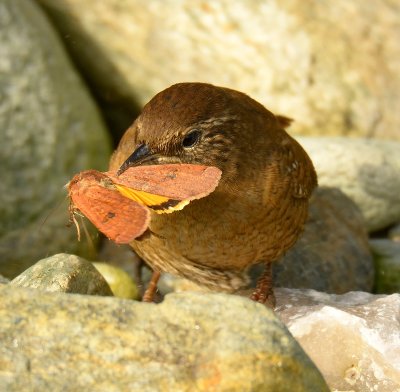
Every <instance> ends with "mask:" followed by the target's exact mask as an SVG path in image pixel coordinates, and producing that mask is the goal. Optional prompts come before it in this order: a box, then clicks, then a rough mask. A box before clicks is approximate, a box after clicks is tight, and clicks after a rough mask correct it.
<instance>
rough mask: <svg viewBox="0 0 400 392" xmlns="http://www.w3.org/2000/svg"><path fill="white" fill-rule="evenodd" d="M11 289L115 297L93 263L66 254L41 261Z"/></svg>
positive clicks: (17, 280)
mask: <svg viewBox="0 0 400 392" xmlns="http://www.w3.org/2000/svg"><path fill="white" fill-rule="evenodd" d="M10 285H11V286H17V287H25V288H27V287H29V288H33V289H38V290H43V291H50V292H62V293H73V294H86V295H110V296H112V295H113V293H112V291H111V289H110V286H109V285H108V283H107V282H106V280H105V279H104V277H103V275H102V274H101V273H100V272H99V271H98V270H97V269H96V268H95V267H94V266H93V264H92V263H91V262H89V261H87V260H85V259H82V258H81V257H78V256H75V255H69V254H65V253H60V254H57V255H54V256H51V257H48V258H46V259H43V260H40V261H38V262H37V263H36V264H34V265H32V266H31V267H30V268H28V269H27V270H26V271H24V272H23V273H22V274H20V275H18V276H17V277H16V278H15V279H13V280H12V281H11V282H10Z"/></svg>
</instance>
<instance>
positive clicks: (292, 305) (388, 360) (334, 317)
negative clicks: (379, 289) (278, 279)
mask: <svg viewBox="0 0 400 392" xmlns="http://www.w3.org/2000/svg"><path fill="white" fill-rule="evenodd" d="M276 297H277V304H278V306H277V308H276V312H277V314H278V315H279V318H280V319H281V320H283V322H284V323H285V324H286V325H287V326H288V328H289V330H290V332H291V333H292V334H293V336H294V337H295V338H296V339H298V340H299V342H300V344H301V346H302V347H303V348H304V350H305V351H306V352H307V354H308V355H309V356H310V357H311V359H312V360H313V361H314V362H315V364H316V365H317V366H318V368H319V369H320V370H321V372H322V374H323V375H324V377H325V380H326V381H327V383H328V385H329V387H330V389H331V391H343V392H344V391H347V392H350V391H357V392H358V391H359V392H372V391H377V392H395V391H396V392H397V391H399V390H400V361H399V359H400V332H399V331H400V295H399V294H392V295H373V294H370V293H364V292H358V291H354V292H350V293H346V294H343V295H328V294H326V293H319V292H317V291H314V290H293V289H279V290H277V291H276Z"/></svg>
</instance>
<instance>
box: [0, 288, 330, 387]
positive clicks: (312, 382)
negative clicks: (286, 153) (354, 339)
mask: <svg viewBox="0 0 400 392" xmlns="http://www.w3.org/2000/svg"><path fill="white" fill-rule="evenodd" d="M0 298H1V300H0V331H1V332H2V333H1V334H0V336H1V338H0V347H2V349H1V350H2V361H1V363H2V372H0V384H1V385H3V386H4V388H5V389H7V390H9V391H10V390H15V391H16V390H32V389H34V390H52V391H59V390H107V391H109V390H118V391H121V390H125V391H138V390H140V391H192V390H197V391H211V390H218V391H250V390H252V391H256V390H264V391H282V392H283V391H288V392H289V391H290V392H292V391H300V392H301V391H307V392H309V391H318V392H320V391H321V392H322V391H328V388H327V386H326V384H325V381H324V380H323V378H322V377H321V375H320V373H319V372H318V370H317V369H316V368H315V366H314V365H313V363H312V362H311V361H310V360H309V359H308V358H307V356H306V355H305V354H304V352H303V351H302V350H301V348H300V347H299V345H298V344H297V342H296V341H295V340H294V339H293V338H292V337H291V335H290V334H289V333H288V331H287V329H286V328H285V327H284V325H283V324H282V323H281V322H280V321H279V320H278V319H277V317H276V316H275V315H274V314H273V313H272V312H271V311H270V310H268V309H267V308H265V307H264V306H262V305H260V304H256V303H254V302H252V301H250V300H247V299H244V298H240V297H236V296H229V295H226V294H195V293H184V294H171V295H169V296H167V297H166V300H165V301H164V302H163V303H161V304H158V305H156V304H143V303H138V302H135V301H129V300H124V299H119V298H115V297H114V298H108V297H88V296H78V295H68V294H64V293H42V292H38V291H32V290H28V289H21V288H16V287H9V286H4V287H0ZM216 315H218V317H216Z"/></svg>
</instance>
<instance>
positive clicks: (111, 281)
mask: <svg viewBox="0 0 400 392" xmlns="http://www.w3.org/2000/svg"><path fill="white" fill-rule="evenodd" d="M93 266H94V267H95V268H96V269H97V271H99V272H100V273H101V275H103V278H104V279H105V280H106V282H107V283H108V285H109V286H110V288H111V291H112V292H113V294H114V295H115V296H116V297H118V298H128V299H138V297H139V291H138V288H137V287H136V284H135V282H134V281H133V279H132V278H131V277H130V276H129V275H128V273H126V272H125V271H124V270H123V269H121V268H118V267H114V266H113V265H110V264H108V263H100V262H96V263H93Z"/></svg>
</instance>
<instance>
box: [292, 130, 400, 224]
mask: <svg viewBox="0 0 400 392" xmlns="http://www.w3.org/2000/svg"><path fill="white" fill-rule="evenodd" d="M299 141H300V143H301V144H302V146H303V147H304V149H305V150H306V151H307V152H308V153H309V155H310V157H311V159H312V161H313V163H314V166H315V168H316V170H317V173H318V183H319V184H320V185H326V186H332V187H338V188H340V189H341V190H342V191H343V192H344V193H345V194H346V195H347V196H349V197H350V198H351V199H353V200H354V201H355V202H356V204H357V205H358V206H359V207H360V209H361V211H362V213H363V215H364V217H365V220H366V224H367V228H368V229H369V230H370V231H373V230H379V229H382V228H385V227H387V226H389V225H390V224H392V223H396V222H398V221H399V220H400V142H395V141H381V140H373V139H346V138H329V137H327V138H308V137H304V138H299Z"/></svg>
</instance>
